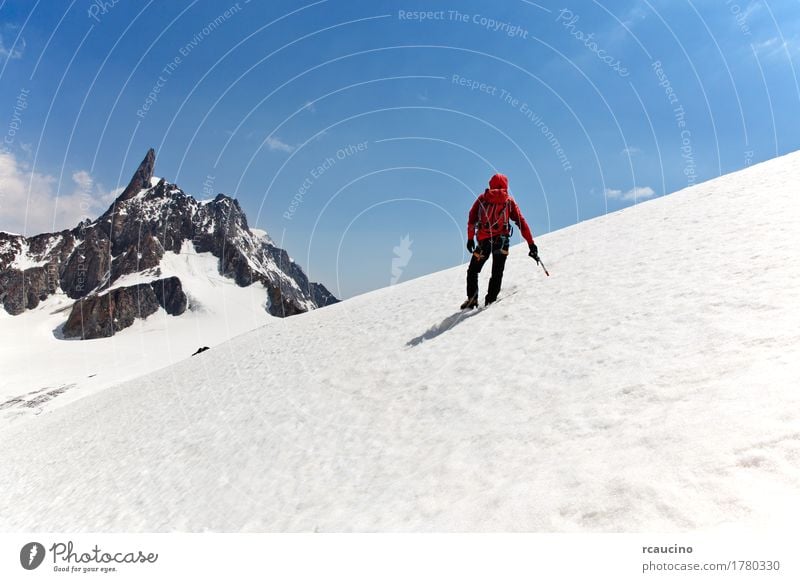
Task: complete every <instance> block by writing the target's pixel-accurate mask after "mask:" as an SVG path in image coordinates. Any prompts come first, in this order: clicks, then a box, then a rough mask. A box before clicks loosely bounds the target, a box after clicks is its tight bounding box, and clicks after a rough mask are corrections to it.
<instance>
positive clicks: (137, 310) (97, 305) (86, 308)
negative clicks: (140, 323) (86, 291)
mask: <svg viewBox="0 0 800 582" xmlns="http://www.w3.org/2000/svg"><path fill="white" fill-rule="evenodd" d="M186 304H187V299H186V295H185V294H184V293H183V290H182V289H181V282H180V279H178V278H177V277H169V278H167V279H161V280H159V281H153V282H152V283H142V284H140V285H133V286H130V287H120V288H118V289H112V290H111V291H109V292H107V293H104V294H102V295H93V296H91V297H87V298H85V299H80V300H78V301H76V302H75V303H74V305H73V306H72V311H71V312H70V314H69V318H67V323H65V324H64V328H63V330H62V332H63V334H64V337H65V338H80V339H96V338H101V337H109V336H112V335H114V334H115V333H116V332H118V331H119V330H121V329H125V328H126V327H128V326H130V325H132V324H133V322H134V321H135V320H136V319H145V318H147V316H149V315H152V314H154V313H155V312H156V311H158V308H159V307H163V308H164V309H165V310H166V312H167V313H169V314H170V315H180V314H181V313H183V312H184V311H186Z"/></svg>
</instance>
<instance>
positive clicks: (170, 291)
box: [151, 277, 189, 315]
mask: <svg viewBox="0 0 800 582" xmlns="http://www.w3.org/2000/svg"><path fill="white" fill-rule="evenodd" d="M151 286H152V287H153V291H154V292H155V294H156V299H157V300H158V304H159V305H160V306H161V307H163V308H164V310H165V311H166V312H167V313H169V314H170V315H180V314H181V313H183V312H184V311H186V306H187V305H188V303H189V301H188V300H187V298H186V294H185V293H184V292H183V287H182V285H181V280H180V279H178V278H177V277H168V278H166V279H161V280H160V281H154V282H153V283H151Z"/></svg>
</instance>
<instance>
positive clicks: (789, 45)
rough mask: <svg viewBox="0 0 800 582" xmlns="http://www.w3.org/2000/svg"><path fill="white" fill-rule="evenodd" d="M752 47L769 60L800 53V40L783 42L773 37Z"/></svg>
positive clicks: (793, 39)
mask: <svg viewBox="0 0 800 582" xmlns="http://www.w3.org/2000/svg"><path fill="white" fill-rule="evenodd" d="M752 47H753V50H754V51H755V52H756V53H758V54H759V55H761V56H762V57H767V58H771V57H775V56H786V54H787V53H789V54H790V55H793V54H797V53H798V52H800V40H798V39H797V38H794V37H792V38H785V39H784V40H781V39H780V37H777V36H773V37H771V38H766V39H764V40H760V41H758V42H755V43H753V45H752Z"/></svg>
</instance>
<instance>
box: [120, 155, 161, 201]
mask: <svg viewBox="0 0 800 582" xmlns="http://www.w3.org/2000/svg"><path fill="white" fill-rule="evenodd" d="M155 166H156V151H155V150H154V149H153V148H150V149H149V150H147V154H146V155H145V156H144V159H143V160H142V163H141V164H139V167H138V168H137V169H136V172H135V173H134V174H133V177H132V178H131V181H130V182H129V183H128V186H127V187H126V188H125V190H123V191H122V194H120V195H119V196H118V197H117V200H116V201H115V204H116V203H118V202H123V201H125V200H128V199H130V198H132V197H133V196H135V195H136V194H137V193H138V192H139V191H140V190H144V189H145V188H150V186H151V184H150V180H151V179H152V178H153V171H154V169H155Z"/></svg>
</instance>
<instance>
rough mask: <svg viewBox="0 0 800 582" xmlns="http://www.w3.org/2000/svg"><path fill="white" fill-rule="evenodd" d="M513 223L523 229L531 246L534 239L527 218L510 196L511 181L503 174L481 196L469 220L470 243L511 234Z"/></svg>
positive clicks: (495, 178) (495, 176)
mask: <svg viewBox="0 0 800 582" xmlns="http://www.w3.org/2000/svg"><path fill="white" fill-rule="evenodd" d="M509 220H513V221H514V223H515V224H516V225H517V226H518V227H519V231H520V233H521V234H522V238H524V239H525V240H526V241H527V243H528V244H531V243H532V242H533V235H532V234H531V229H530V227H529V226H528V223H527V221H526V220H525V217H524V216H522V212H521V211H520V209H519V206H517V202H516V201H515V200H514V198H513V197H512V196H511V195H510V194H509V193H508V178H506V177H505V176H504V175H503V174H495V175H494V176H492V179H491V180H489V188H487V189H486V191H485V192H484V193H483V194H481V195H480V196H478V198H477V199H476V200H475V203H474V204H473V205H472V208H471V209H470V211H469V219H468V220H467V240H469V239H471V238H472V237H474V236H475V230H476V229H477V231H478V240H479V241H482V240H486V239H487V238H492V237H495V236H501V235H507V234H508V233H509V224H508V222H509Z"/></svg>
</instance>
